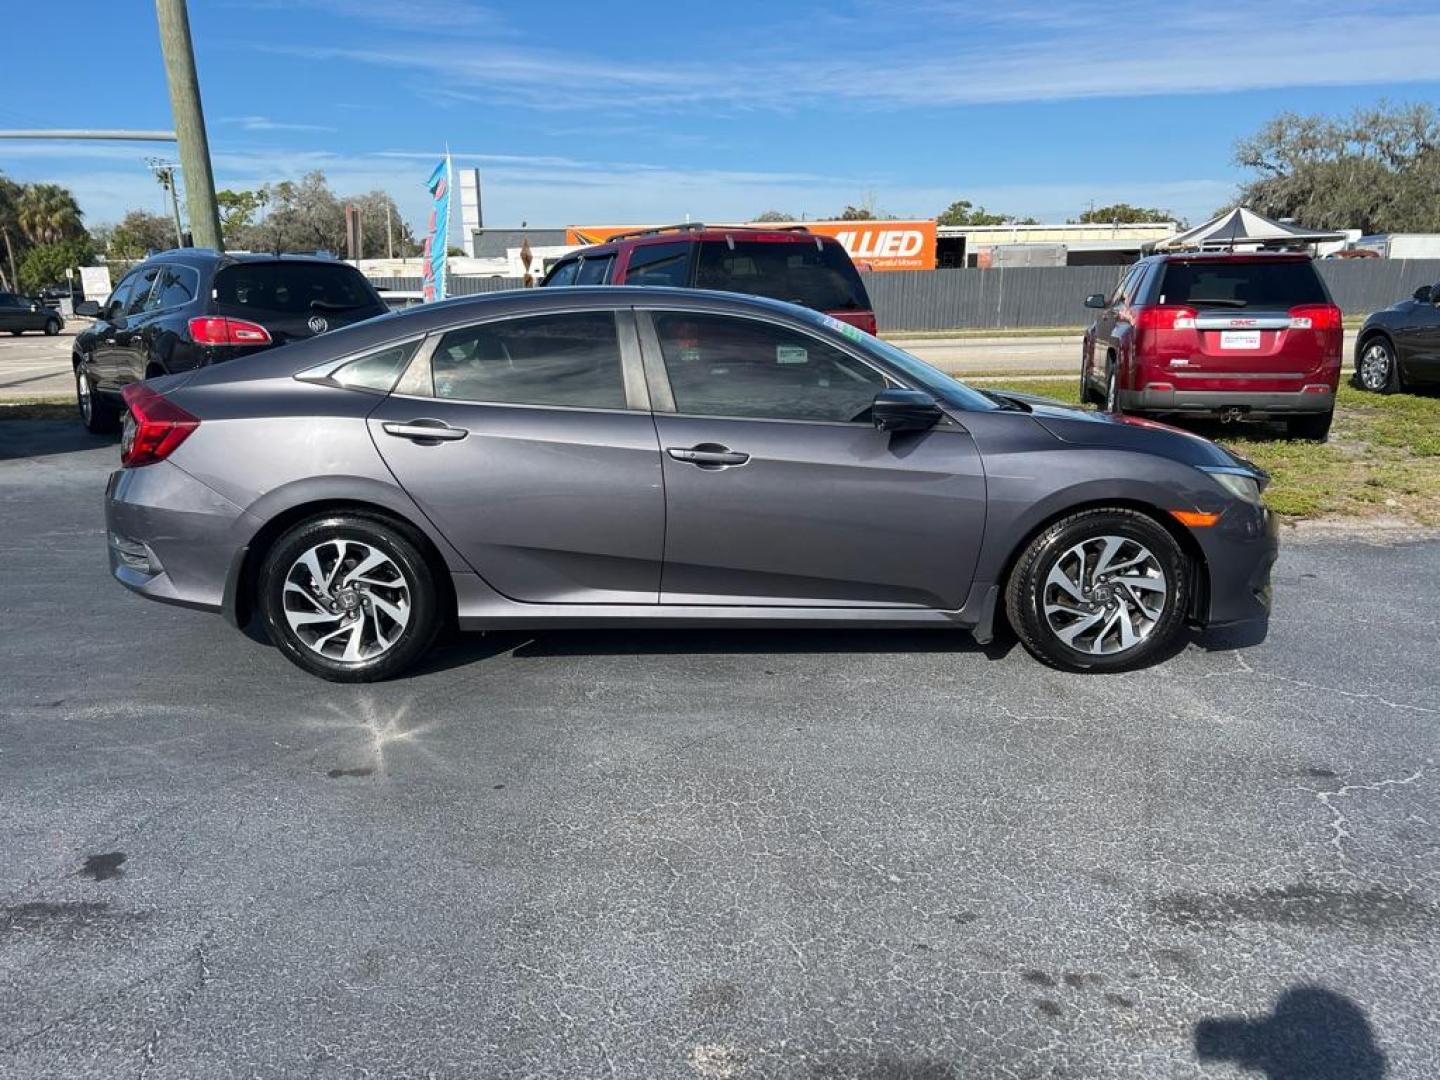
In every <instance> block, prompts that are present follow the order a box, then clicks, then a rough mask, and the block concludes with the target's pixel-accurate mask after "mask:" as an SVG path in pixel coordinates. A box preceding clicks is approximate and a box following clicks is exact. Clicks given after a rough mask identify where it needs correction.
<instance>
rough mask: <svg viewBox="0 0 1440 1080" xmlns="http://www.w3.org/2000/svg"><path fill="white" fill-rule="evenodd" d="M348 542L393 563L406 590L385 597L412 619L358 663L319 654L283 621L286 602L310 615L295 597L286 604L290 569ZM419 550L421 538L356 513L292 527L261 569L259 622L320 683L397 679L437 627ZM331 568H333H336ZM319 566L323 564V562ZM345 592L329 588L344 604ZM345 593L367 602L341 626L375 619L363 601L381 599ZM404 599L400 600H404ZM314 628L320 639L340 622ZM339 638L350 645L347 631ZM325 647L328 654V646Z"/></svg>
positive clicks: (365, 592) (432, 589) (431, 584)
mask: <svg viewBox="0 0 1440 1080" xmlns="http://www.w3.org/2000/svg"><path fill="white" fill-rule="evenodd" d="M346 541H353V542H357V543H358V544H363V545H366V546H367V547H369V548H370V549H372V550H373V551H378V552H380V553H381V554H383V555H384V556H386V557H387V558H388V559H389V560H390V563H391V565H392V566H393V567H394V569H395V571H396V573H398V575H400V578H401V579H403V585H404V593H403V594H402V593H401V592H400V590H399V589H398V588H394V587H392V586H389V585H387V586H384V587H383V589H384V590H385V591H384V593H383V595H384V596H385V597H386V598H387V599H389V600H391V601H394V602H395V603H396V604H397V605H399V606H401V607H404V608H406V609H407V610H408V616H409V619H408V622H407V623H406V624H405V626H404V628H403V630H401V631H400V632H399V634H398V636H396V637H394V638H392V639H391V643H390V644H389V645H388V647H385V648H384V649H383V650H382V651H379V652H378V653H375V654H374V655H371V656H368V657H364V658H361V659H358V660H345V659H343V657H334V656H330V655H322V653H321V652H319V651H317V650H316V648H315V646H314V645H313V644H311V643H307V641H306V640H305V639H304V638H303V637H302V636H301V635H300V632H299V631H297V630H296V628H295V627H293V626H292V625H291V623H290V620H289V618H287V616H286V604H287V602H289V603H291V604H295V605H298V607H297V609H292V610H299V611H302V612H304V611H307V610H310V609H306V608H305V607H304V603H305V602H304V601H297V600H295V599H293V597H292V598H291V599H289V600H288V601H287V597H286V593H285V584H286V579H287V576H288V575H290V574H291V573H292V571H295V568H296V567H297V563H298V560H299V559H300V558H301V556H302V555H304V554H305V553H306V552H307V551H309V550H310V549H312V548H315V547H317V546H322V547H323V546H327V545H331V544H332V543H333V544H336V546H335V547H334V550H337V551H339V550H341V549H340V548H339V547H338V543H343V542H346ZM420 545H421V541H420V539H419V538H418V537H417V536H416V535H415V534H414V533H413V532H411V531H410V530H409V529H407V528H404V527H401V526H398V525H395V524H393V523H391V522H390V521H387V520H383V519H380V518H374V517H366V516H363V515H360V514H338V515H328V516H325V517H318V518H311V519H310V520H308V521H302V522H301V523H300V524H298V525H296V526H294V527H293V528H291V529H290V530H289V531H288V532H286V533H285V534H284V535H282V536H281V537H280V538H279V539H278V540H277V541H276V542H275V543H274V545H272V546H271V548H270V550H269V551H268V552H267V553H266V555H265V560H264V562H263V563H262V564H261V566H260V576H259V584H258V588H259V596H258V601H259V608H260V615H261V619H262V620H263V622H264V624H265V629H266V630H267V631H268V633H269V635H270V640H271V641H273V642H274V643H275V644H276V646H277V647H278V648H279V649H280V651H281V652H282V653H284V654H285V656H286V657H287V658H288V659H289V660H290V661H291V662H293V663H294V664H296V665H297V666H299V667H301V668H304V669H305V670H306V671H308V672H310V673H311V674H312V675H318V676H320V677H321V678H322V679H329V680H330V681H332V682H378V681H380V680H381V679H389V678H393V677H394V676H396V675H399V674H400V673H401V672H403V671H405V670H406V669H407V668H409V667H410V666H411V665H412V664H414V663H415V661H416V660H418V659H419V658H420V656H421V654H423V653H424V652H425V650H426V649H428V648H429V647H430V644H431V642H432V641H434V639H435V633H436V631H437V630H438V629H439V627H440V622H441V612H440V600H439V596H438V592H437V589H436V585H435V580H434V575H433V574H432V573H431V571H430V566H429V564H428V563H427V562H426V560H425V557H424V555H423V554H422V553H421V548H420ZM345 550H347V551H349V552H353V551H354V550H355V548H354V547H353V546H352V547H350V548H348V549H345ZM336 561H337V562H339V561H341V560H336ZM331 565H332V566H333V565H334V563H332V564H331ZM321 566H322V567H324V566H325V563H324V560H323V557H322V559H321ZM341 572H342V573H343V572H344V571H343V570H342V571H341ZM299 573H300V576H301V577H302V578H304V577H305V576H306V572H304V571H300V572H299ZM344 591H345V590H334V591H333V592H332V595H334V596H335V598H336V599H337V600H340V599H342V597H341V595H340V594H341V593H342V592H344ZM350 591H353V592H357V593H359V594H360V595H361V596H363V597H366V598H367V599H366V600H365V601H364V603H365V607H364V609H363V614H362V611H361V609H360V608H355V609H354V611H355V614H354V615H353V616H352V620H353V621H351V622H348V623H346V624H345V625H346V626H354V625H356V623H357V622H365V621H366V620H370V619H372V618H374V616H372V615H371V612H370V602H369V600H368V597H370V596H375V595H380V594H379V593H377V592H376V591H375V590H372V589H369V588H366V587H364V586H355V587H354V588H353V589H351V590H350ZM402 595H403V597H404V603H402V602H401V599H402ZM311 604H312V608H313V609H314V610H319V609H320V607H321V604H320V603H319V602H311ZM317 625H318V626H320V627H321V629H320V631H318V632H317V636H320V635H321V634H323V633H325V632H328V631H329V630H330V629H331V628H332V627H337V628H338V627H340V626H341V623H340V621H339V619H338V617H337V620H336V621H334V622H329V621H326V622H323V623H318V624H317ZM387 629H389V630H393V629H394V624H393V623H390V624H389V625H388V627H387ZM368 633H369V631H368V630H367V629H365V628H362V630H361V631H360V632H359V636H360V638H361V639H363V638H365V637H366V636H367V634H368ZM343 638H344V640H345V641H347V642H348V640H349V635H348V634H344V635H343ZM329 647H331V648H332V649H333V646H329ZM364 647H368V648H375V647H378V642H377V641H375V640H374V639H373V638H372V639H371V640H370V641H369V642H368V643H367V644H366V645H365V646H364Z"/></svg>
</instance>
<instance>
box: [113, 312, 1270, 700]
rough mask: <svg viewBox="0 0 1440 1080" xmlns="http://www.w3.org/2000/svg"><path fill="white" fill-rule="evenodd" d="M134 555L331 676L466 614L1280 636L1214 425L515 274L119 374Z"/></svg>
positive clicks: (1252, 491) (494, 624)
mask: <svg viewBox="0 0 1440 1080" xmlns="http://www.w3.org/2000/svg"><path fill="white" fill-rule="evenodd" d="M125 401H126V405H127V409H128V413H127V416H126V420H125V433H124V436H123V439H122V443H121V463H122V467H121V468H120V469H119V470H118V471H117V472H115V473H114V474H113V475H112V476H111V478H110V482H109V487H108V491H107V505H106V516H107V521H108V526H109V549H110V565H111V568H112V570H113V573H114V575H115V577H116V578H118V579H119V580H120V582H121V583H122V584H124V585H126V586H127V587H129V588H130V589H133V590H134V591H135V592H138V593H140V594H141V595H143V596H147V597H150V598H151V599H155V600H161V601H165V602H168V603H175V604H183V605H186V606H189V607H195V608H202V609H205V610H211V611H220V612H223V613H224V614H225V616H226V617H227V618H228V619H229V620H230V621H231V622H232V623H234V624H236V625H241V626H243V625H246V624H247V623H248V622H249V621H250V620H251V619H254V618H258V619H259V620H260V621H261V622H262V624H263V626H264V629H265V631H266V633H267V634H268V636H269V637H270V638H271V640H273V641H274V642H275V644H276V645H277V646H278V647H279V649H280V650H281V651H282V652H284V653H285V655H286V656H288V657H289V658H290V659H291V660H293V661H294V662H295V663H296V664H298V665H300V666H301V667H303V668H305V669H306V670H307V671H310V672H313V673H314V674H316V675H319V676H322V677H324V678H327V679H336V680H343V681H365V680H374V679H382V678H386V677H388V676H393V675H396V674H398V673H400V672H402V671H404V670H405V669H407V668H408V667H410V666H411V665H413V664H414V663H415V662H416V660H417V659H418V658H419V657H420V656H421V654H422V653H424V652H425V650H426V649H427V648H428V647H429V645H430V644H431V642H432V640H433V639H434V637H435V634H436V632H437V630H439V629H440V627H441V626H442V625H444V624H446V623H447V622H450V623H455V624H458V626H459V627H460V628H461V629H475V630H483V629H497V628H536V627H548V626H554V627H561V626H564V627H571V626H589V627H596V626H608V627H617V628H619V627H645V626H652V627H654V626H741V625H747V626H757V627H802V626H804V627H822V626H823V627H841V626H843V627H874V628H877V629H883V628H887V627H935V628H960V629H965V630H968V631H970V632H971V633H972V634H974V636H975V637H976V638H977V639H978V640H980V641H982V642H985V641H989V640H990V638H991V636H992V634H993V633H994V632H995V627H996V624H997V622H999V621H1000V620H1001V619H1005V620H1008V622H1009V624H1010V626H1011V627H1013V629H1014V632H1015V633H1016V635H1017V636H1018V637H1019V639H1020V641H1021V642H1022V643H1023V644H1024V645H1025V647H1026V648H1027V649H1028V650H1029V651H1030V652H1031V653H1032V654H1034V655H1035V656H1036V657H1037V658H1039V659H1040V660H1042V661H1044V662H1046V663H1049V664H1052V665H1054V666H1056V667H1060V668H1064V669H1069V670H1092V671H1115V670H1119V669H1123V668H1130V667H1134V666H1137V665H1140V664H1144V663H1146V662H1150V661H1154V660H1156V659H1159V658H1162V657H1163V656H1165V655H1166V654H1167V652H1169V651H1173V648H1174V647H1175V646H1176V645H1177V643H1178V642H1179V641H1180V640H1181V638H1180V635H1182V634H1183V633H1184V632H1185V628H1186V627H1187V626H1200V627H1206V626H1208V627H1214V626H1234V627H1241V628H1243V630H1244V632H1245V634H1246V636H1247V637H1248V639H1249V640H1252V641H1253V640H1259V638H1260V637H1263V634H1264V628H1265V623H1266V619H1267V618H1268V612H1269V606H1270V567H1271V564H1272V563H1273V562H1274V560H1275V556H1276V550H1277V542H1276V529H1275V525H1274V522H1273V520H1272V518H1271V515H1270V514H1269V512H1268V511H1267V510H1266V509H1265V508H1264V507H1263V506H1262V505H1261V502H1260V492H1261V489H1262V487H1263V485H1264V483H1265V476H1264V474H1263V473H1261V472H1259V471H1258V470H1257V469H1255V468H1254V467H1253V466H1251V465H1249V464H1247V463H1246V462H1244V461H1243V460H1241V459H1238V458H1236V457H1233V456H1232V455H1230V454H1229V453H1227V452H1226V451H1225V450H1223V449H1221V448H1220V447H1218V446H1216V445H1215V444H1214V443H1211V442H1209V441H1207V440H1205V439H1202V438H1199V437H1197V436H1195V435H1191V434H1187V433H1185V432H1181V431H1178V430H1175V429H1173V428H1169V427H1165V426H1163V425H1160V424H1156V423H1152V422H1149V421H1143V420H1134V419H1128V418H1125V417H1119V416H1113V415H1107V414H1100V413H1093V412H1086V411H1082V410H1079V409H1074V408H1069V407H1066V406H1063V405H1059V404H1056V403H1054V402H1048V401H1044V400H1041V399H1036V398H1029V397H1026V396H1023V395H1016V394H1009V393H1005V394H1001V393H991V392H986V391H980V390H976V389H973V388H971V387H969V386H966V385H965V384H963V383H960V382H957V381H955V380H954V379H951V378H949V377H947V376H945V375H943V374H941V373H940V372H938V371H936V370H935V369H934V368H931V367H930V366H928V365H926V364H924V363H922V362H921V361H919V360H917V359H915V358H914V357H912V356H910V355H909V354H908V353H905V352H903V351H902V350H900V349H898V348H896V347H895V346H893V345H890V344H887V343H886V342H883V341H880V340H878V339H876V338H874V337H871V336H870V335H868V334H865V333H863V332H861V331H859V330H856V329H854V328H853V327H850V326H848V325H846V324H844V323H841V322H839V321H837V320H835V319H832V318H829V317H828V316H825V315H822V314H819V313H817V312H814V311H810V310H809V309H806V308H801V307H795V306H792V305H789V304H782V303H777V302H773V301H767V300H763V299H758V298H755V297H750V296H737V295H730V294H726V293H715V292H702V291H692V290H678V289H659V288H625V287H608V288H571V289H543V290H529V291H516V292H505V293H494V294H489V295H486V296H481V297H469V298H464V299H458V300H450V301H445V302H443V303H438V304H431V305H427V306H424V307H418V308H411V309H409V310H406V311H402V312H396V313H394V314H391V315H386V316H381V317H379V318H375V319H371V320H368V321H366V322H363V323H359V324H356V325H354V326H349V327H346V328H344V329H341V330H337V331H334V332H332V333H329V334H324V335H321V336H318V337H315V338H312V339H310V340H307V341H303V342H299V343H297V344H293V345H289V346H286V347H283V348H279V349H275V350H273V351H270V352H265V353H260V354H257V355H253V356H246V357H243V358H240V359H236V360H233V361H230V362H228V363H225V364H221V365H217V366H214V367H208V368H202V369H199V370H196V371H191V372H187V373H185V374H181V375H174V376H170V377H167V378H162V379H157V380H153V381H148V382H145V383H137V384H135V385H133V386H131V387H130V388H128V389H127V390H126V393H125Z"/></svg>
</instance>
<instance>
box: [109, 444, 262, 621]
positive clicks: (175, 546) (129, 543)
mask: <svg viewBox="0 0 1440 1080" xmlns="http://www.w3.org/2000/svg"><path fill="white" fill-rule="evenodd" d="M251 525H252V522H251V519H250V517H249V516H248V515H247V514H246V513H245V512H244V511H243V510H241V509H240V507H238V506H236V505H235V504H234V503H232V502H230V501H229V500H228V499H225V498H224V497H223V496H221V495H219V494H217V493H216V492H215V491H213V490H211V489H210V488H208V487H206V486H205V485H204V484H202V483H201V482H200V481H198V480H196V479H195V478H194V477H193V476H191V475H190V474H189V473H187V472H185V471H184V470H183V469H181V468H179V467H178V466H176V465H172V464H171V463H170V462H168V461H161V462H157V463H156V464H154V465H146V466H144V467H143V468H139V469H120V470H117V471H116V472H113V473H111V474H110V481H109V483H108V484H107V485H106V488H105V526H106V538H107V541H108V546H109V557H110V573H111V574H112V575H113V576H114V578H115V580H117V581H118V582H120V584H122V585H124V586H125V587H126V588H127V589H129V590H131V591H132V592H136V593H139V594H140V595H141V596H144V597H147V598H148V599H151V600H159V601H161V602H162V603H166V604H179V605H181V606H183V607H191V608H200V609H202V610H205V611H219V610H221V607H222V603H223V601H224V595H225V583H226V578H227V576H228V572H229V570H230V565H231V562H232V559H233V556H234V553H235V552H236V551H237V550H238V549H240V548H243V547H244V545H245V544H246V543H247V542H248V541H249V539H250V537H251V535H252V534H253V533H254V531H255V530H254V529H253V528H252V527H251Z"/></svg>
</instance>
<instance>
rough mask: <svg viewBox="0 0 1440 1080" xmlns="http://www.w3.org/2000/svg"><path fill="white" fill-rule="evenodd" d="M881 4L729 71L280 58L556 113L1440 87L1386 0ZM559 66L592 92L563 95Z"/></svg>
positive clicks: (1426, 37)
mask: <svg viewBox="0 0 1440 1080" xmlns="http://www.w3.org/2000/svg"><path fill="white" fill-rule="evenodd" d="M874 6H875V7H876V8H877V10H876V11H875V13H874V15H873V17H872V18H869V19H866V20H864V21H863V22H862V23H861V24H860V26H859V27H857V28H855V29H851V28H848V27H839V28H837V27H836V26H834V25H829V24H826V23H820V24H817V27H816V31H815V35H814V36H812V37H808V38H807V37H806V36H803V35H795V36H788V35H781V36H780V39H779V40H773V39H772V40H768V41H767V42H766V43H765V44H763V45H762V46H760V47H757V48H753V49H752V48H746V49H737V50H732V51H730V52H728V53H727V55H726V57H725V61H724V63H715V62H712V61H710V60H705V61H699V60H695V61H688V60H687V61H674V60H667V59H665V58H663V57H660V58H654V57H647V58H646V59H645V61H644V62H643V63H641V62H636V61H634V60H631V59H629V58H625V57H621V56H599V55H594V54H586V53H583V52H578V51H570V50H562V49H554V48H537V47H530V46H523V45H512V44H509V43H502V44H499V45H496V44H493V43H484V42H480V43H476V42H470V41H466V42H462V43H456V44H453V45H440V46H436V45H435V44H434V43H430V42H426V43H424V44H423V45H420V44H414V45H412V44H408V43H406V42H405V41H403V40H402V41H396V42H394V43H390V44H388V45H387V47H386V48H385V49H383V50H382V49H369V48H348V47H343V46H315V47H312V46H277V47H273V48H275V49H276V50H277V51H282V52H289V53H294V54H298V55H303V56H306V57H310V58H312V59H320V60H326V59H333V60H345V61H351V62H355V63H361V64H368V65H373V66H380V67H390V68H398V69H402V70H409V71H415V72H427V73H429V74H430V75H431V76H432V77H433V78H434V79H436V80H439V81H440V82H441V84H442V85H443V87H444V89H445V93H446V94H447V95H449V96H450V97H451V98H452V99H455V100H466V99H467V98H473V99H475V100H484V101H487V102H492V103H493V102H495V101H504V102H510V103H515V104H522V105H526V106H529V107H531V108H534V109H542V110H588V111H594V110H597V109H616V108H624V109H628V110H638V109H646V108H649V109H667V110H673V109H680V108H687V107H692V106H697V107H698V106H705V107H709V108H728V109H736V110H743V109H747V108H764V109H780V110H789V109H793V108H796V107H800V106H806V105H813V104H822V103H833V102H835V101H845V102H847V103H848V104H849V105H850V106H851V107H858V108H865V109H885V108H896V107H921V106H936V105H974V104H989V103H1000V102H1020V101H1038V100H1066V99H1074V98H1090V97H1108V96H1116V97H1131V96H1145V95H1156V94H1177V93H1183V94H1191V93H1222V92H1228V91H1235V90H1247V89H1262V88H1275V87H1294V86H1321V85H1365V84H1374V83H1390V82H1413V81H1423V80H1435V79H1440V13H1437V12H1435V11H1417V10H1414V9H1412V8H1409V7H1408V5H1403V4H1391V3H1383V2H1375V0H1339V2H1336V3H1332V4H1330V5H1329V6H1328V7H1327V8H1325V9H1324V10H1317V8H1318V7H1320V5H1317V4H1315V3H1309V4H1302V3H1299V2H1298V0H1269V2H1267V3H1265V4H1254V3H1239V2H1237V0H1224V2H1218V3H1214V4H1211V5H1209V6H1206V7H1191V6H1187V5H1174V4H1171V5H1155V4H1146V3H1139V2H1138V0H1116V2H1114V3H1112V4H1110V5H1109V6H1108V7H1107V8H1106V10H1105V16H1104V18H1101V19H1097V18H1095V17H1093V15H1091V14H1089V13H1087V15H1086V16H1085V17H1084V18H1083V19H1082V18H1080V17H1077V16H1076V15H1075V13H1073V12H1067V11H1066V10H1065V9H1063V7H1062V8H1055V7H1054V6H1053V5H1052V6H1051V7H1050V8H1049V9H1046V8H1042V7H1039V6H1035V5H1031V6H1024V5H1022V7H1021V8H1020V9H1019V10H1014V11H1007V10H1005V9H1003V8H996V9H992V12H993V13H991V14H988V15H987V14H985V13H984V12H977V11H976V10H975V7H976V6H975V5H969V4H962V5H957V4H946V3H943V2H942V3H930V4H923V3H922V4H921V5H919V6H918V7H915V6H912V5H908V4H896V5H891V4H878V5H874ZM977 24H978V25H980V26H981V28H982V29H983V31H984V32H983V33H975V32H974V31H975V29H976V27H977ZM857 30H863V34H859V35H858V36H857ZM830 38H833V39H834V40H833V41H832V40H829V39H830ZM1357 57H1364V62H1363V63H1360V62H1357V60H1356V58H1357ZM559 72H563V73H564V75H565V79H566V82H567V84H568V85H572V86H584V87H585V92H584V93H579V94H565V93H558V94H557V93H556V92H555V89H554V87H555V82H554V80H555V77H556V75H557V73H559Z"/></svg>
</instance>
